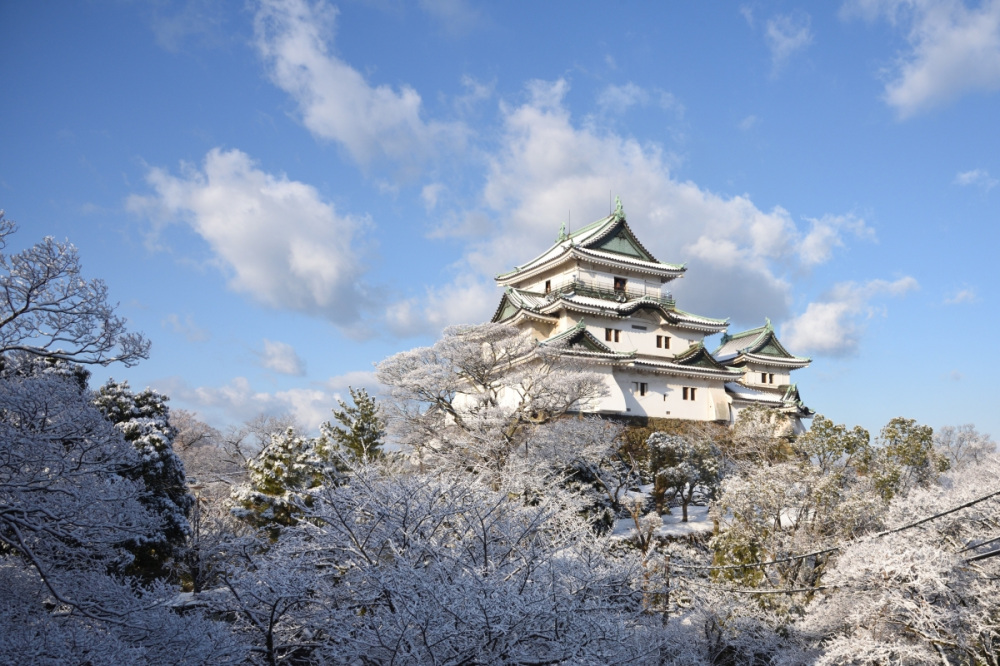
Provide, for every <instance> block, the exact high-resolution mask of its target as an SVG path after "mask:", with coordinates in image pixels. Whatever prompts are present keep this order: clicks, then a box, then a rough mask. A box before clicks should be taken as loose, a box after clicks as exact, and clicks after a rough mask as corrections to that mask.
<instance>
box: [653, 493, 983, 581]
mask: <svg viewBox="0 0 1000 666" xmlns="http://www.w3.org/2000/svg"><path fill="white" fill-rule="evenodd" d="M997 495H1000V490H997V491H995V492H992V493H990V494H988V495H983V496H982V497H980V498H978V499H974V500H972V501H971V502H966V503H965V504H960V505H958V506H956V507H953V508H951V509H948V510H947V511H942V512H941V513H936V514H934V515H933V516H927V517H926V518H921V519H920V520H916V521H914V522H912V523H907V524H906V525H903V526H901V527H896V528H893V529H891V530H884V531H882V532H878V533H877V534H873V535H872V536H870V537H864V538H870V539H878V538H880V537H884V536H888V535H890V534H896V533H898V532H904V531H906V530H909V529H912V528H914V527H917V526H919V525H923V524H924V523H927V522H930V521H932V520H936V519H938V518H941V517H942V516H947V515H948V514H950V513H955V512H956V511H961V510H962V509H967V508H969V507H970V506H974V505H976V504H979V503H980V502H985V501H986V500H988V499H992V498H994V497H996V496H997ZM980 545H982V544H980ZM843 548H844V546H834V547H832V548H824V549H823V550H814V551H812V552H811V553H805V554H803V555H791V556H789V557H782V558H779V559H775V560H767V561H763V562H748V563H747V564H727V565H719V566H712V565H705V564H671V567H672V568H674V569H697V570H701V571H730V570H733V569H754V568H757V567H765V566H770V565H772V564H782V563H784V562H794V561H795V560H804V559H805V558H807V557H813V556H815V555H825V554H826V553H833V552H836V551H838V550H842V549H843ZM991 552H992V553H994V554H1000V550H997V551H991ZM975 559H985V558H982V557H981V556H977V557H976V558H972V559H970V560H967V561H970V562H971V561H975Z"/></svg>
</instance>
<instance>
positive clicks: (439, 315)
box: [385, 275, 500, 337]
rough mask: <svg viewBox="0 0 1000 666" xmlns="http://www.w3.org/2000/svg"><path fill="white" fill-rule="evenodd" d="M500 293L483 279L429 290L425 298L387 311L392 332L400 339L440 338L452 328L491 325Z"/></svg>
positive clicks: (467, 278)
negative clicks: (452, 325) (490, 320)
mask: <svg viewBox="0 0 1000 666" xmlns="http://www.w3.org/2000/svg"><path fill="white" fill-rule="evenodd" d="M499 299H500V292H499V291H498V290H497V288H496V286H495V285H494V284H493V283H492V281H491V280H488V279H487V278H486V277H484V276H475V275H465V276H462V277H459V278H457V279H456V280H454V281H453V282H452V283H450V284H446V285H444V286H440V287H436V288H434V289H430V288H428V289H427V290H426V294H425V295H424V297H423V298H411V299H407V300H404V301H397V302H396V303H393V304H391V305H389V306H388V307H387V308H386V313H385V321H386V324H387V325H388V327H389V330H390V331H391V332H392V333H393V334H394V335H397V336H399V337H409V336H414V335H422V334H431V335H438V334H440V333H441V331H442V330H443V329H444V327H446V326H448V325H450V324H479V323H482V322H484V321H489V319H490V317H492V316H493V312H494V310H495V309H496V307H497V304H498V303H499Z"/></svg>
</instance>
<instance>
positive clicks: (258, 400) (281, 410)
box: [155, 377, 337, 432]
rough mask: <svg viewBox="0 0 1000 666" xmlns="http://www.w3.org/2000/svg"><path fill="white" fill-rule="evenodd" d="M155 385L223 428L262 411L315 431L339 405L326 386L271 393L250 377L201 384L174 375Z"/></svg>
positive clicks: (208, 420)
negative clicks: (286, 416)
mask: <svg viewBox="0 0 1000 666" xmlns="http://www.w3.org/2000/svg"><path fill="white" fill-rule="evenodd" d="M155 388H157V390H160V391H163V392H164V393H166V394H168V395H169V396H170V397H171V398H172V400H173V401H174V402H175V403H177V404H178V405H183V406H184V407H185V408H188V409H191V410H193V411H195V412H197V413H198V415H199V417H200V418H202V419H204V420H205V421H206V422H208V423H210V424H211V425H213V426H215V427H219V428H224V427H226V426H228V425H233V424H237V423H242V422H244V421H248V420H249V419H252V418H254V417H255V416H258V415H260V414H267V415H269V416H279V415H284V414H289V415H291V416H292V417H293V418H294V420H295V422H296V423H298V424H300V425H301V426H303V427H305V428H306V429H307V430H309V431H311V432H315V431H316V430H317V429H318V428H319V425H320V424H321V423H323V422H324V421H327V420H329V418H330V410H331V409H332V408H334V407H336V406H337V402H336V396H335V395H333V394H331V393H330V392H329V391H326V390H323V389H318V388H293V389H288V390H286V391H275V392H273V393H268V392H266V391H257V390H255V389H254V388H253V387H252V386H251V385H250V381H249V380H248V379H247V378H246V377H236V378H234V379H233V380H232V381H230V382H229V383H228V384H226V385H225V386H198V387H192V386H190V385H189V384H187V382H185V381H184V380H183V379H180V378H178V377H173V378H169V379H165V380H162V381H160V382H156V386H155Z"/></svg>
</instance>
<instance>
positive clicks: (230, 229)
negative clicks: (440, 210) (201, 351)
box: [126, 148, 366, 327]
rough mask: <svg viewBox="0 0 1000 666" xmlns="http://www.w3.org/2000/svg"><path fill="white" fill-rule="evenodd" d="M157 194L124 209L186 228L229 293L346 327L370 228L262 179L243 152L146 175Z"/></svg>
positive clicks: (297, 187)
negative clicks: (361, 242) (361, 245)
mask: <svg viewBox="0 0 1000 666" xmlns="http://www.w3.org/2000/svg"><path fill="white" fill-rule="evenodd" d="M146 181H147V182H148V183H149V185H150V186H151V187H152V188H153V190H154V194H151V195H148V196H139V195H132V196H131V197H129V199H128V201H127V204H126V205H127V207H128V208H129V209H130V210H131V211H133V212H136V213H138V214H142V215H146V216H148V217H149V218H151V219H153V220H154V221H157V222H158V223H159V224H164V223H166V222H171V221H176V220H182V221H184V222H186V223H187V224H188V225H190V227H191V229H193V230H194V231H195V232H196V233H197V234H198V235H200V236H201V237H202V238H203V239H204V240H205V241H206V242H207V243H208V244H209V246H210V247H211V249H212V252H213V253H214V256H215V258H216V263H217V264H218V266H219V267H220V268H221V269H222V270H223V271H224V272H225V273H226V274H227V275H228V278H229V287H230V288H231V289H233V290H234V291H237V292H240V293H243V294H246V295H248V296H250V297H251V298H252V299H254V300H256V301H257V302H259V303H262V304H264V305H267V306H270V307H273V308H278V309H285V310H295V311H299V312H304V313H306V314H311V315H317V316H322V317H325V318H326V319H328V320H329V321H331V322H333V323H335V324H338V325H341V326H345V327H346V326H350V325H352V324H354V323H356V321H357V319H358V317H359V312H358V303H359V302H361V300H362V299H360V298H359V297H358V291H359V287H358V278H359V276H360V274H361V272H362V270H363V267H362V266H361V265H360V263H359V259H358V256H359V253H358V248H357V247H356V243H355V237H356V236H357V235H358V230H359V229H360V228H361V227H362V226H363V225H364V224H365V223H366V221H365V220H363V219H357V218H352V217H345V216H342V215H339V214H338V213H337V212H336V211H335V210H334V208H333V206H332V205H331V204H329V203H327V202H325V201H323V199H322V198H321V197H320V195H319V192H317V191H316V189H315V188H313V187H312V186H310V185H307V184H305V183H302V182H299V181H294V180H289V179H288V178H287V177H286V176H284V175H274V174H270V173H267V172H265V171H262V170H261V169H260V168H258V166H257V165H256V164H255V163H254V161H253V160H251V159H250V157H249V156H248V155H247V154H246V153H243V152H241V151H239V150H228V151H224V150H220V149H218V148H215V149H213V150H211V151H209V153H208V154H207V155H206V156H205V161H204V164H203V165H202V167H201V168H200V169H199V168H196V167H194V166H192V165H182V168H181V175H180V176H175V175H173V174H171V173H169V172H168V171H166V170H165V169H161V168H151V169H150V170H149V171H148V173H147V175H146Z"/></svg>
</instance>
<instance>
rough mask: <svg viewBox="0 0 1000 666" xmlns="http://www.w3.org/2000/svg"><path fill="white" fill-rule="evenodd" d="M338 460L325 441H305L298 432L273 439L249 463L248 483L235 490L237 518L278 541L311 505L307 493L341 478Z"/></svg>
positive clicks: (279, 434)
mask: <svg viewBox="0 0 1000 666" xmlns="http://www.w3.org/2000/svg"><path fill="white" fill-rule="evenodd" d="M334 458H335V456H332V455H331V451H330V450H329V448H328V447H327V446H326V442H325V439H324V438H322V437H321V438H319V439H312V438H308V437H302V436H300V435H297V434H296V433H295V429H294V428H288V429H287V430H285V431H284V432H281V433H275V434H273V435H271V443H270V444H268V445H267V446H265V447H264V449H263V450H262V451H261V452H260V453H259V454H257V455H256V456H255V457H253V458H251V459H250V460H249V461H247V476H248V479H247V482H246V483H245V484H242V485H240V486H237V487H236V488H235V489H234V490H233V494H232V497H233V501H234V503H235V504H236V505H237V506H236V508H234V509H233V514H234V515H235V516H236V517H238V518H241V519H243V520H245V521H246V522H248V523H249V524H251V525H253V526H254V527H258V528H267V529H268V531H269V533H270V536H271V538H272V540H273V539H277V537H278V535H279V533H280V531H281V528H282V527H289V526H291V525H295V524H296V523H297V522H298V520H299V516H300V514H301V513H302V508H303V507H306V506H309V504H310V503H311V498H310V497H309V495H308V493H307V492H306V491H308V490H310V489H312V488H316V487H317V486H319V485H321V484H323V483H326V482H329V481H330V480H331V479H335V478H337V476H338V475H339V472H338V469H337V465H336V461H335V459H334Z"/></svg>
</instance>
